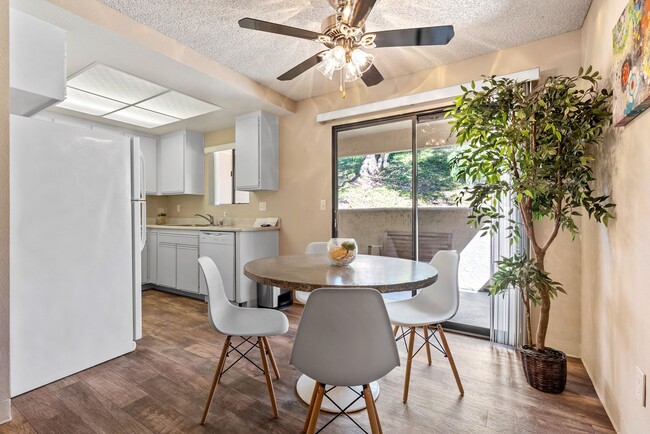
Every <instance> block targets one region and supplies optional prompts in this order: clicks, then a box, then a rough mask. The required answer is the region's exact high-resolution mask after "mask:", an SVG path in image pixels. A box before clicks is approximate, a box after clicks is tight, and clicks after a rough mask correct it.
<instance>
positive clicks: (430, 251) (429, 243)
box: [368, 231, 453, 263]
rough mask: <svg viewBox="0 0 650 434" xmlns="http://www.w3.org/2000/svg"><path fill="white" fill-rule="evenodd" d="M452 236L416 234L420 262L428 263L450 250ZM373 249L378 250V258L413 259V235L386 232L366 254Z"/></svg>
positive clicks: (443, 233) (438, 233)
mask: <svg viewBox="0 0 650 434" xmlns="http://www.w3.org/2000/svg"><path fill="white" fill-rule="evenodd" d="M452 239H453V234H452V233H449V232H420V233H419V234H418V252H419V258H420V259H419V260H420V261H421V262H427V263H428V262H430V261H431V259H432V258H433V257H434V256H435V255H436V253H438V252H439V251H441V250H451V248H452ZM373 247H374V248H377V249H378V250H379V256H390V257H393V258H403V259H413V233H412V232H409V231H386V232H384V239H383V240H382V243H381V245H380V246H375V245H370V246H368V254H369V255H370V254H372V251H373Z"/></svg>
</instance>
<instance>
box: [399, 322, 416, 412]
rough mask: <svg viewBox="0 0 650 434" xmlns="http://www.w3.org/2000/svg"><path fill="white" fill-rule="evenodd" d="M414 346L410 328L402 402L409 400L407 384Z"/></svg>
mask: <svg viewBox="0 0 650 434" xmlns="http://www.w3.org/2000/svg"><path fill="white" fill-rule="evenodd" d="M414 346H415V327H411V329H410V335H409V346H408V354H407V356H406V379H405V380H404V396H403V398H402V401H403V402H404V403H406V401H408V399H409V383H410V381H411V363H412V362H413V347H414Z"/></svg>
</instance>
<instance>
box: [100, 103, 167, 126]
mask: <svg viewBox="0 0 650 434" xmlns="http://www.w3.org/2000/svg"><path fill="white" fill-rule="evenodd" d="M104 117H105V118H106V119H112V120H114V121H120V122H125V123H127V124H132V125H137V126H139V127H144V128H156V127H159V126H161V125H167V124H171V123H172V122H176V121H178V120H179V119H177V118H173V117H171V116H166V115H163V114H160V113H156V112H152V111H149V110H145V109H141V108H138V107H127V108H125V109H123V110H119V111H116V112H114V113H111V114H108V115H106V116H104Z"/></svg>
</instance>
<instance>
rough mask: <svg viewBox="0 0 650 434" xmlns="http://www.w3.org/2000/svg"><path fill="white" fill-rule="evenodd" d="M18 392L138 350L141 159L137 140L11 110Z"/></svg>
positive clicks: (13, 354)
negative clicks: (16, 114) (26, 116)
mask: <svg viewBox="0 0 650 434" xmlns="http://www.w3.org/2000/svg"><path fill="white" fill-rule="evenodd" d="M10 146H11V148H10V151H11V154H10V181H11V186H10V194H11V197H10V226H11V229H10V237H11V238H10V261H11V272H10V279H11V280H10V285H11V288H10V362H11V366H10V372H11V396H12V397H13V396H16V395H20V394H22V393H24V392H27V391H29V390H32V389H35V388H37V387H40V386H43V385H45V384H48V383H50V382H52V381H56V380H58V379H60V378H63V377H66V376H68V375H71V374H74V373H75V372H79V371H82V370H84V369H86V368H89V367H91V366H94V365H97V364H99V363H102V362H105V361H107V360H110V359H113V358H115V357H117V356H120V355H123V354H125V353H128V352H130V351H133V350H134V349H135V340H136V339H138V338H139V337H140V336H141V333H142V330H141V282H140V251H141V250H142V248H143V247H144V242H145V239H144V237H145V234H146V230H145V222H146V208H145V202H144V198H145V197H144V192H145V191H146V190H145V189H144V185H143V180H144V162H143V159H142V156H141V154H140V151H139V143H138V140H137V139H133V138H131V137H126V136H122V135H119V134H113V133H110V132H102V131H93V130H90V129H84V128H77V127H72V126H68V125H61V124H57V123H53V122H48V121H43V120H37V119H30V118H25V117H20V116H14V115H11V123H10Z"/></svg>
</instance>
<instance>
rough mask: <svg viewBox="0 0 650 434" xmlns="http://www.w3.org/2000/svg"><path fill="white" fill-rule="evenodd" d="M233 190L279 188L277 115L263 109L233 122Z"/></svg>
mask: <svg viewBox="0 0 650 434" xmlns="http://www.w3.org/2000/svg"><path fill="white" fill-rule="evenodd" d="M235 189H236V190H244V191H255V190H277V189H278V117H277V116H275V115H271V114H268V113H264V112H255V113H250V114H247V115H243V116H239V117H238V118H237V119H236V121H235Z"/></svg>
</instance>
